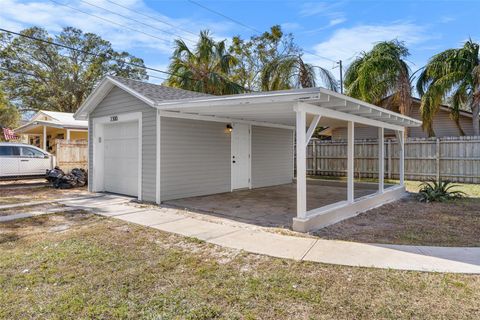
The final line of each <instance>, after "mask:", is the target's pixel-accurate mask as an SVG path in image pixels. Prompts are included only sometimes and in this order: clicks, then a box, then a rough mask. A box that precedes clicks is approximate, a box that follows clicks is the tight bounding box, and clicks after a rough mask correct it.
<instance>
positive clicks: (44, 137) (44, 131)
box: [43, 126, 47, 151]
mask: <svg viewBox="0 0 480 320" xmlns="http://www.w3.org/2000/svg"><path fill="white" fill-rule="evenodd" d="M43 150H45V151H47V127H46V126H43Z"/></svg>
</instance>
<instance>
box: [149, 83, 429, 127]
mask: <svg viewBox="0 0 480 320" xmlns="http://www.w3.org/2000/svg"><path fill="white" fill-rule="evenodd" d="M297 103H307V104H308V105H312V106H318V107H322V108H324V110H325V109H327V110H332V111H334V112H341V113H342V114H347V115H352V116H356V117H362V118H366V119H371V120H376V121H381V122H385V123H388V124H391V125H396V126H403V127H411V126H418V125H420V124H421V122H419V121H418V120H415V119H412V118H409V117H405V116H402V115H400V114H398V113H395V112H392V111H390V110H386V109H383V108H380V107H377V106H374V105H371V104H368V103H366V102H363V101H360V100H357V99H353V98H350V97H347V96H345V95H341V94H338V93H335V92H332V91H329V90H326V89H322V88H310V89H301V90H291V91H282V92H275V91H274V92H268V93H262V94H260V93H255V94H244V95H232V96H222V97H218V96H211V97H203V98H195V99H184V100H177V101H168V102H161V103H157V104H156V105H155V106H156V107H157V108H158V109H160V110H162V111H167V112H175V113H183V114H188V115H200V116H209V117H219V118H227V119H238V120H246V121H257V122H266V123H272V124H280V125H287V126H295V121H296V120H295V119H296V112H295V108H294V107H295V106H296V105H297ZM310 119H311V116H310ZM310 119H309V118H307V121H308V122H310ZM341 123H344V122H343V121H340V120H338V119H337V118H336V117H334V116H332V115H328V117H322V120H321V121H320V125H323V126H326V125H328V126H332V125H337V124H341Z"/></svg>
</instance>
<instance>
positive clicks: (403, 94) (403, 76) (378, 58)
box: [345, 40, 412, 116]
mask: <svg viewBox="0 0 480 320" xmlns="http://www.w3.org/2000/svg"><path fill="white" fill-rule="evenodd" d="M409 55H410V54H409V52H408V49H407V48H406V47H405V45H404V43H403V42H400V41H398V40H392V41H384V42H380V43H378V44H376V45H375V46H374V47H373V49H372V50H371V51H369V52H363V53H362V54H361V55H360V56H359V57H357V58H356V59H355V61H353V62H352V64H351V65H350V66H349V67H348V69H347V71H346V73H345V88H346V93H347V95H350V96H352V97H355V98H358V99H361V100H364V101H367V102H369V103H373V104H380V103H381V101H382V100H384V99H385V98H387V97H390V96H391V97H392V99H393V101H394V102H395V103H396V104H398V106H399V111H400V113H401V114H403V115H407V116H409V115H410V113H411V103H412V100H411V94H412V85H411V75H410V68H409V67H408V65H407V63H406V61H405V58H406V57H408V56H409Z"/></svg>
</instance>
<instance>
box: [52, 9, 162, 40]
mask: <svg viewBox="0 0 480 320" xmlns="http://www.w3.org/2000/svg"><path fill="white" fill-rule="evenodd" d="M50 2H53V3H55V4H58V5H60V6H63V7H67V8H70V9H72V10H75V11H78V12H81V13H83V14H86V15H88V16H91V17H94V18H97V19H99V20H103V21H105V22H108V23H111V24H114V25H116V26H119V27H122V28H125V29H128V30H131V31H135V32H138V33H141V34H144V35H146V36H149V37H152V38H155V39H158V40H161V41H164V42H167V43H168V42H170V40H168V39H165V38H160V37H157V36H155V35H153V34H150V33H147V32H144V31H142V30H138V29H135V28H131V27H129V26H126V25H124V24H121V23H118V22H115V21H113V20H110V19H106V18H103V17H100V16H97V15H95V14H92V13H89V12H86V11H83V10H81V9H78V8H75V7H72V6H69V5H68V4H65V3H61V2H58V1H55V0H50Z"/></svg>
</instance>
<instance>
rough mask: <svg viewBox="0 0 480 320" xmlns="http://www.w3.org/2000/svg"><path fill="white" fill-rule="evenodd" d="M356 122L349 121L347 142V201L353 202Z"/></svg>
mask: <svg viewBox="0 0 480 320" xmlns="http://www.w3.org/2000/svg"><path fill="white" fill-rule="evenodd" d="M354 128H355V124H354V122H353V121H349V122H348V132H347V135H348V143H347V201H348V202H349V203H353V202H354V201H355V196H354V186H353V182H354V180H353V174H354V172H353V170H354V151H355V149H354V148H355V133H354V131H355V130H354Z"/></svg>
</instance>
